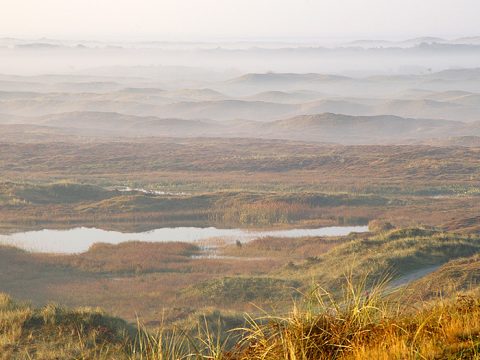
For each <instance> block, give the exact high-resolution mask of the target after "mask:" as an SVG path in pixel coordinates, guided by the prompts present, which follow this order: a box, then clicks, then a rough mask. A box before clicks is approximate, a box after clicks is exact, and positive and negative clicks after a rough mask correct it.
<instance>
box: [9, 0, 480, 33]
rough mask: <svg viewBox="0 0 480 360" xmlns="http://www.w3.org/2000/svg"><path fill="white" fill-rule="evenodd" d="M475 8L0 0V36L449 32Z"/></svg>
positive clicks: (419, 0) (337, 1)
mask: <svg viewBox="0 0 480 360" xmlns="http://www.w3.org/2000/svg"><path fill="white" fill-rule="evenodd" d="M479 14H480V1H479V0H0V37H3V36H18V37H30V38H32V37H33V38H38V37H43V36H50V37H59V38H76V39H80V38H81V39H127V40H140V39H145V40H152V39H160V40H201V39H206V40H208V39H211V40H214V39H221V38H236V39H241V38H246V39H248V38H250V39H251V38H299V37H310V38H322V37H324V38H331V37H338V38H342V37H343V38H357V39H358V38H366V37H369V38H405V37H411V36H419V35H421V36H424V35H429V36H443V37H455V36H470V35H480V21H479Z"/></svg>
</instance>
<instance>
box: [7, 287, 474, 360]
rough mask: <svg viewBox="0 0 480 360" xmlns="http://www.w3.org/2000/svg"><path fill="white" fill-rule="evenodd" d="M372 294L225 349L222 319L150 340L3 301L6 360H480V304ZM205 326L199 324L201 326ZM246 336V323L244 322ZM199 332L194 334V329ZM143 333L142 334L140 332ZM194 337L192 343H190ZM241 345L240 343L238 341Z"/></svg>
mask: <svg viewBox="0 0 480 360" xmlns="http://www.w3.org/2000/svg"><path fill="white" fill-rule="evenodd" d="M381 291H382V289H381V288H376V289H372V292H371V294H370V295H369V296H368V297H365V296H363V295H362V294H363V292H364V288H362V287H361V286H360V287H356V286H354V285H351V286H350V287H349V288H347V289H345V294H346V295H345V297H344V298H343V299H342V300H341V302H332V301H330V300H329V297H328V294H327V293H325V292H323V291H318V292H315V294H314V295H313V296H312V297H311V298H308V299H305V300H306V301H305V302H304V303H300V304H297V305H296V306H294V308H293V309H292V311H291V312H289V313H284V314H283V315H280V316H279V315H273V314H272V315H270V314H264V315H263V316H262V318H257V319H255V318H251V317H248V316H247V319H248V324H247V325H246V326H244V327H243V329H242V330H240V329H237V330H235V331H234V332H233V333H231V334H230V336H234V337H235V338H236V340H235V341H232V342H228V341H225V337H224V336H223V335H222V329H221V327H220V326H221V323H222V321H221V320H220V318H219V314H215V313H214V314H211V315H206V316H205V317H204V318H203V323H202V320H201V321H200V323H199V324H198V326H199V327H198V330H197V331H196V332H195V331H193V332H192V331H190V330H188V329H187V332H186V333H184V332H182V331H175V330H174V331H173V332H172V331H171V330H167V331H165V330H160V331H159V332H155V333H149V332H147V331H145V330H142V328H139V329H140V331H139V332H138V330H136V329H134V328H132V327H130V326H128V325H127V324H126V323H125V322H123V321H122V320H120V319H117V318H112V317H109V316H108V315H106V314H104V313H102V312H101V311H99V310H94V309H77V310H68V309H65V308H62V307H59V306H54V305H49V306H46V307H44V308H41V309H36V308H32V307H30V306H27V305H21V304H18V303H15V302H13V301H12V300H11V299H10V298H8V297H7V296H5V295H1V294H0V354H1V355H0V356H1V358H2V359H45V360H47V359H65V358H75V359H119V360H122V359H125V360H127V359H128V360H133V359H144V360H167V359H168V360H173V359H180V358H181V359H192V360H193V359H196V360H200V359H205V360H206V359H218V360H220V359H229V360H251V359H265V360H270V359H271V360H274V359H275V360H281V359H285V360H287V359H288V360H292V359H303V360H316V359H322V358H328V359H358V360H360V359H362V360H363V359H365V360H366V359H418V358H428V359H433V358H435V359H480V338H479V337H478V333H479V331H480V320H479V319H480V300H479V298H478V296H462V297H460V298H459V300H457V301H452V300H449V301H443V302H436V303H431V304H425V305H424V306H423V307H422V308H420V309H416V310H413V311H412V309H411V308H409V310H408V311H405V310H403V311H399V310H398V308H396V306H395V304H394V303H388V302H386V301H385V299H384V298H383V297H382V295H381ZM194 321H195V322H197V321H198V319H196V320H194ZM234 323H236V324H237V326H242V325H241V322H238V321H236V320H235V321H234ZM191 325H192V324H190V326H191ZM137 329H138V328H137ZM187 334H188V335H187ZM237 336H239V337H237Z"/></svg>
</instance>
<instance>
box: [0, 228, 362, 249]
mask: <svg viewBox="0 0 480 360" xmlns="http://www.w3.org/2000/svg"><path fill="white" fill-rule="evenodd" d="M366 231H368V227H367V226H333V227H323V228H316V229H286V230H265V231H259V230H245V229H218V228H215V227H208V228H198V227H173V228H160V229H155V230H151V231H146V232H139V233H122V232H118V231H107V230H102V229H97V228H86V227H78V228H74V229H69V230H51V229H44V230H40V231H28V232H18V233H13V234H8V235H0V244H5V245H12V246H16V247H19V248H22V249H25V250H28V251H33V252H45V253H63V254H73V253H81V252H85V251H87V250H88V248H89V247H90V246H91V245H93V244H95V243H109V244H119V243H122V242H126V241H147V242H167V241H181V242H192V243H206V242H210V243H213V244H214V243H215V242H218V241H221V242H223V243H234V242H235V241H237V240H238V241H241V242H246V241H251V240H253V239H256V238H259V237H266V236H275V237H286V238H298V237H304V236H344V235H348V234H349V233H351V232H366Z"/></svg>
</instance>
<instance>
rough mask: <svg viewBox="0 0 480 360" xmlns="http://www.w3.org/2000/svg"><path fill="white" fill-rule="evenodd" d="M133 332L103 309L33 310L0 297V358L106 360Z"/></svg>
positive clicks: (49, 308) (57, 307) (124, 323)
mask: <svg viewBox="0 0 480 360" xmlns="http://www.w3.org/2000/svg"><path fill="white" fill-rule="evenodd" d="M130 332H131V328H129V326H128V325H127V323H126V322H125V321H123V320H121V319H117V318H113V317H110V316H107V315H105V314H104V313H102V312H101V311H100V310H96V309H78V310H67V309H65V308H62V307H59V306H55V305H47V306H46V307H44V308H42V309H33V308H31V307H30V306H27V305H22V304H17V303H15V302H13V301H12V300H11V299H10V298H9V297H8V296H6V295H3V294H0V359H72V358H83V359H101V358H105V359H107V358H110V356H112V355H113V354H115V353H118V352H119V351H121V349H123V347H124V346H125V339H126V338H128V333H130Z"/></svg>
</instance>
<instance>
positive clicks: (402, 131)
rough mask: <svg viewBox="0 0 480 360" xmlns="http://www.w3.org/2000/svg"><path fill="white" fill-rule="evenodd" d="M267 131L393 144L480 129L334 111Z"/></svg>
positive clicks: (282, 123)
mask: <svg viewBox="0 0 480 360" xmlns="http://www.w3.org/2000/svg"><path fill="white" fill-rule="evenodd" d="M262 129H263V131H264V132H265V134H268V135H269V136H272V137H274V136H278V137H282V138H288V139H297V140H300V139H301V140H316V141H331V142H340V143H392V142H402V141H403V142H405V141H407V140H411V139H417V140H419V139H427V138H436V137H447V136H450V135H452V134H455V133H462V132H463V134H468V133H469V132H470V133H471V132H472V131H477V132H478V133H479V135H480V131H479V130H477V129H476V128H474V129H472V128H471V127H470V128H469V127H468V125H467V124H464V123H460V122H456V121H443V120H430V119H412V118H402V117H398V116H392V115H382V116H349V115H340V114H333V113H324V114H317V115H302V116H296V117H293V118H289V119H285V120H280V121H274V122H270V123H266V124H263V126H262Z"/></svg>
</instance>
